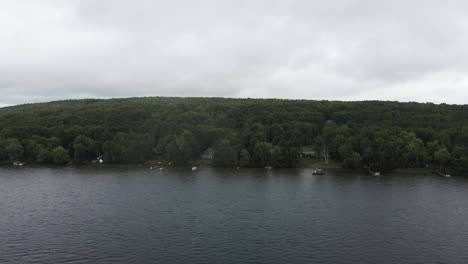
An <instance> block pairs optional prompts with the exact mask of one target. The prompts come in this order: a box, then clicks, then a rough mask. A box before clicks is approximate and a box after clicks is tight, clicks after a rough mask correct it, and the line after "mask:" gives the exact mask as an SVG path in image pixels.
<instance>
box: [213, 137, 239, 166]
mask: <svg viewBox="0 0 468 264" xmlns="http://www.w3.org/2000/svg"><path fill="white" fill-rule="evenodd" d="M237 156H238V152H237V151H236V149H235V148H234V147H233V146H232V145H231V142H230V141H229V140H227V139H223V140H221V141H220V142H218V144H217V145H216V147H215V153H214V157H213V165H215V166H221V167H235V166H237V163H238V159H237Z"/></svg>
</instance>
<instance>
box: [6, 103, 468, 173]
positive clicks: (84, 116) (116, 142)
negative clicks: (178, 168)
mask: <svg viewBox="0 0 468 264" xmlns="http://www.w3.org/2000/svg"><path fill="white" fill-rule="evenodd" d="M304 146H309V148H312V149H314V150H315V151H316V152H317V153H318V154H319V155H320V156H321V158H324V159H332V160H336V161H341V162H342V163H343V166H344V167H349V168H357V167H362V166H370V167H374V168H380V169H392V168H397V167H426V166H433V167H438V168H440V167H442V168H443V169H447V170H451V171H454V172H467V171H468V105H446V104H441V105H436V104H430V103H428V104H424V103H398V102H381V101H364V102H336V101H311V100H279V99H225V98H169V97H148V98H127V99H109V100H95V99H86V100H67V101H57V102H50V103H39V104H27V105H19V106H12V107H5V108H0V160H1V161H2V162H4V163H6V162H7V161H8V162H11V161H15V160H21V161H29V162H38V163H66V162H69V161H73V162H77V163H78V162H86V161H91V160H94V159H96V157H97V156H100V155H102V156H103V159H104V160H105V162H108V163H141V162H144V161H149V160H155V161H157V160H161V161H165V162H172V163H174V164H190V163H192V162H196V161H197V160H198V159H199V158H200V155H201V153H202V152H203V151H204V150H206V149H208V148H210V147H211V148H213V149H214V158H213V164H214V165H219V166H255V167H256V166H262V167H263V166H273V167H291V166H295V165H296V163H297V162H298V153H299V152H300V150H301V148H303V147H304Z"/></svg>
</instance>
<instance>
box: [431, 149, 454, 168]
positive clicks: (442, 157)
mask: <svg viewBox="0 0 468 264" xmlns="http://www.w3.org/2000/svg"><path fill="white" fill-rule="evenodd" d="M434 158H435V160H436V161H438V162H439V165H440V170H442V168H443V166H444V165H445V164H446V163H447V162H448V161H449V160H450V152H449V151H448V150H447V148H446V147H443V148H441V149H439V150H438V151H436V153H434Z"/></svg>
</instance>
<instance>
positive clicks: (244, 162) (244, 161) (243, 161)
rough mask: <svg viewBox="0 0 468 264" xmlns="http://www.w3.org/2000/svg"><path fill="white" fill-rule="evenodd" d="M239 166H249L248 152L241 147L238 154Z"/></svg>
mask: <svg viewBox="0 0 468 264" xmlns="http://www.w3.org/2000/svg"><path fill="white" fill-rule="evenodd" d="M239 166H241V167H249V166H250V153H249V152H248V151H247V150H246V149H242V150H241V152H240V155H239Z"/></svg>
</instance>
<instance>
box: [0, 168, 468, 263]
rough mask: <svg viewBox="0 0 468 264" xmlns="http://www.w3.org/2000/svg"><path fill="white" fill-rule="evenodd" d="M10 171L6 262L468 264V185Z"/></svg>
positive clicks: (2, 213) (426, 178)
mask: <svg viewBox="0 0 468 264" xmlns="http://www.w3.org/2000/svg"><path fill="white" fill-rule="evenodd" d="M325 174H326V175H323V176H312V175H311V171H310V170H307V169H298V170H291V169H289V170H272V171H266V170H254V169H251V170H250V169H245V170H240V172H237V171H235V170H228V169H213V168H203V169H201V170H199V171H195V172H192V171H190V169H175V168H174V169H170V170H167V171H150V170H147V169H145V168H144V167H141V166H140V167H136V166H135V167H123V166H122V167H112V166H103V167H99V166H98V167H92V166H89V167H62V168H45V167H35V168H33V167H23V168H9V167H3V168H0V263H282V264H283V263H372V264H374V263H468V180H467V179H464V178H455V177H454V178H442V177H437V176H434V175H403V174H395V175H385V176H383V177H371V176H367V175H359V174H349V173H342V172H341V173H340V172H330V171H325Z"/></svg>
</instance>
